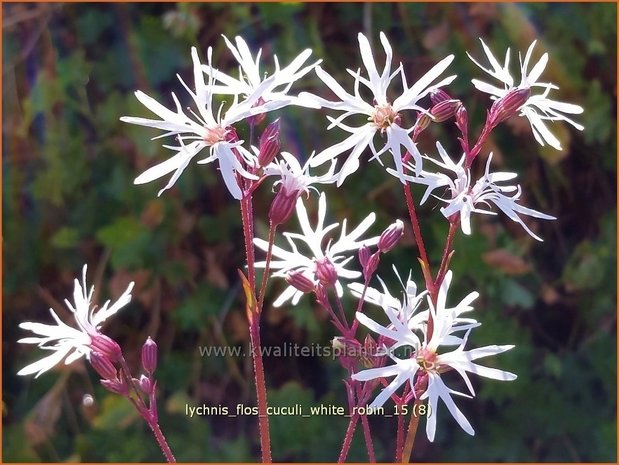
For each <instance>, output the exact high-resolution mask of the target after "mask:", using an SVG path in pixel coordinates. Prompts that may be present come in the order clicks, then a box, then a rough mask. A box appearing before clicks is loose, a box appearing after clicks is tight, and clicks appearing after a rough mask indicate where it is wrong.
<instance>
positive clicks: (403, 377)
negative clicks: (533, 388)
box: [352, 271, 516, 441]
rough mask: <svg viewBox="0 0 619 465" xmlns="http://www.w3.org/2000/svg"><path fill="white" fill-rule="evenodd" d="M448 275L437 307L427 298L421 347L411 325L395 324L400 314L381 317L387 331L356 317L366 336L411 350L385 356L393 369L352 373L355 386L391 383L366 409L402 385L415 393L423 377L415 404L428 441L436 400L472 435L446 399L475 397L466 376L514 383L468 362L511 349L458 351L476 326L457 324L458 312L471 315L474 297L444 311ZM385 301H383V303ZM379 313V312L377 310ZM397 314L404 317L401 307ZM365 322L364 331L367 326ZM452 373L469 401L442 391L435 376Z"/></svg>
mask: <svg viewBox="0 0 619 465" xmlns="http://www.w3.org/2000/svg"><path fill="white" fill-rule="evenodd" d="M451 278H452V274H451V271H449V272H447V273H446V275H445V279H444V281H443V283H442V284H441V287H440V290H439V296H438V299H437V304H436V306H434V305H433V304H432V302H431V300H430V298H429V296H428V298H427V301H428V306H429V312H426V315H427V314H428V313H429V314H430V315H432V321H433V332H432V336H431V338H430V339H429V340H428V338H427V330H428V325H427V324H426V325H425V326H423V328H422V331H421V334H420V336H421V342H419V343H417V341H420V339H419V338H418V337H417V334H415V333H413V331H415V330H416V329H417V325H414V326H415V328H414V329H413V328H411V325H410V324H408V325H405V324H401V322H402V321H405V319H406V318H407V317H408V316H405V315H404V314H402V315H401V316H400V317H399V318H393V315H392V314H390V312H386V313H387V315H388V317H389V320H390V321H391V325H389V326H386V327H385V326H381V325H379V324H378V323H376V322H374V321H373V320H370V319H369V318H367V317H365V318H360V317H363V316H364V315H362V314H360V313H357V319H358V320H359V322H360V323H362V324H364V325H366V326H367V327H368V328H369V329H371V330H372V331H375V332H377V333H378V334H381V335H383V336H386V337H387V338H389V339H392V340H394V341H395V344H394V345H398V346H400V347H401V346H404V345H406V344H407V343H408V345H410V346H411V347H412V348H413V354H412V356H411V357H410V358H407V359H401V358H398V357H397V356H395V355H394V354H393V351H392V350H391V351H390V353H389V355H390V357H391V358H392V360H393V361H394V362H395V364H394V365H388V366H384V367H379V368H370V369H368V370H363V371H360V372H358V373H355V374H354V375H353V376H352V378H353V379H355V380H357V381H369V380H373V379H380V378H390V377H394V379H393V380H392V381H391V382H390V383H389V384H388V385H387V387H385V388H384V389H383V390H382V391H381V393H380V394H379V395H378V396H377V397H376V398H375V399H374V401H373V402H372V403H371V404H370V407H372V408H376V407H380V406H382V405H383V404H384V403H385V402H386V401H387V400H388V399H389V398H390V397H391V396H392V395H393V394H394V393H395V392H396V391H397V390H398V389H399V388H400V387H401V386H402V385H404V384H405V383H406V382H409V383H410V386H411V389H413V390H414V389H415V387H416V382H417V381H418V380H419V379H420V378H421V377H424V378H425V380H426V382H427V387H426V388H425V391H424V392H423V393H422V394H421V396H420V399H428V412H429V414H428V416H427V420H426V435H427V437H428V440H430V441H434V436H435V432H436V415H437V410H438V400H439V399H441V400H442V401H443V402H444V403H445V405H446V406H447V409H448V410H449V413H451V415H452V416H453V417H454V419H455V420H456V421H457V422H458V424H459V425H460V426H461V427H462V429H464V430H465V431H466V432H467V433H469V434H471V435H473V434H475V432H474V430H473V428H472V426H471V424H470V423H469V421H468V420H467V419H466V417H465V416H464V415H463V414H462V412H461V411H460V409H459V408H458V407H457V406H456V404H455V403H454V401H453V399H452V397H451V396H452V395H459V396H463V397H472V396H474V395H475V391H474V390H473V386H472V384H471V381H470V379H469V377H468V374H467V372H468V373H475V374H477V375H479V376H484V377H486V378H491V379H497V380H501V381H512V380H514V379H516V375H514V374H513V373H509V372H507V371H502V370H498V369H495V368H488V367H484V366H480V365H477V364H475V363H473V361H474V360H476V359H478V358H482V357H488V356H490V355H496V354H500V353H502V352H505V351H507V350H509V349H512V348H513V347H514V346H513V345H504V346H496V345H492V346H486V347H481V348H478V349H473V350H469V351H465V350H464V346H465V345H466V342H467V339H468V336H469V334H470V332H471V330H472V328H474V327H476V326H479V324H478V323H477V322H475V320H472V319H469V318H461V317H460V315H461V314H462V313H464V312H467V311H470V310H472V307H471V306H470V303H471V302H472V301H473V300H475V299H476V298H477V296H478V294H477V292H472V293H470V294H469V295H468V296H467V297H465V298H464V299H463V300H462V301H461V302H460V303H459V304H458V305H457V306H456V307H454V308H448V307H447V306H446V299H447V292H448V290H449V286H450V284H451ZM390 300H391V299H389V298H387V300H386V301H390ZM383 308H384V307H383ZM402 312H403V313H407V312H408V311H407V310H404V307H402ZM368 322H370V324H369V325H368V324H367V323H368ZM462 330H466V334H465V335H464V337H463V338H459V337H455V336H453V333H454V332H457V331H462ZM454 343H456V344H459V345H458V347H457V348H456V349H455V350H453V351H451V352H447V353H438V351H439V350H441V348H442V347H443V346H446V345H454ZM451 370H455V371H456V372H457V373H458V374H459V375H460V376H461V377H462V378H463V379H464V382H465V383H466V385H467V387H468V389H469V392H470V395H469V394H465V393H461V392H458V391H455V390H453V389H450V388H449V387H447V385H446V384H445V382H444V381H443V380H442V378H441V375H442V374H443V373H445V372H446V371H451Z"/></svg>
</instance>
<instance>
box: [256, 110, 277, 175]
mask: <svg viewBox="0 0 619 465" xmlns="http://www.w3.org/2000/svg"><path fill="white" fill-rule="evenodd" d="M280 147H281V144H280V138H279V118H277V119H276V120H275V121H273V122H272V123H271V124H269V125H268V126H267V127H266V128H265V129H264V131H263V133H262V135H261V136H260V152H259V153H258V164H259V165H260V166H263V167H264V166H267V165H268V164H269V163H271V162H272V161H273V159H274V158H275V157H276V156H277V154H278V153H279V150H280Z"/></svg>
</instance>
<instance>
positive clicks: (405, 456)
mask: <svg viewBox="0 0 619 465" xmlns="http://www.w3.org/2000/svg"><path fill="white" fill-rule="evenodd" d="M422 403H423V401H422V400H419V399H417V400H416V401H415V403H414V404H413V413H414V412H418V411H419V405H421V404H422ZM418 426H419V415H414V414H411V421H410V423H409V424H408V432H407V433H406V442H405V443H404V450H403V451H402V463H408V462H409V461H410V458H411V454H412V453H413V445H414V444H415V436H416V434H417V427H418Z"/></svg>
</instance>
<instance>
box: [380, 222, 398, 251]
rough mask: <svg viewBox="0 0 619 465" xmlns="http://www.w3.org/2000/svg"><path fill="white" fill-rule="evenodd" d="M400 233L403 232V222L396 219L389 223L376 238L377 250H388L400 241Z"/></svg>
mask: <svg viewBox="0 0 619 465" xmlns="http://www.w3.org/2000/svg"><path fill="white" fill-rule="evenodd" d="M402 234H404V223H402V221H400V220H396V222H395V223H393V224H392V225H390V226H389V227H388V228H387V229H385V230H384V231H383V233H382V234H381V235H380V238H379V239H378V250H380V251H381V252H382V253H386V252H389V251H390V250H391V249H393V248H394V247H395V246H396V244H397V243H398V242H399V241H400V238H401V237H402Z"/></svg>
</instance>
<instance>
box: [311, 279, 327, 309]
mask: <svg viewBox="0 0 619 465" xmlns="http://www.w3.org/2000/svg"><path fill="white" fill-rule="evenodd" d="M314 292H315V293H316V301H317V302H318V303H319V304H320V305H322V306H323V307H328V306H329V293H328V292H327V289H326V288H325V287H324V286H323V285H322V284H320V283H318V284H316V290H315V291H314Z"/></svg>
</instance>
